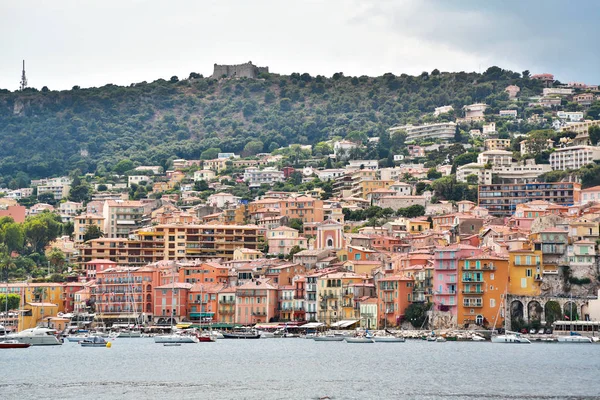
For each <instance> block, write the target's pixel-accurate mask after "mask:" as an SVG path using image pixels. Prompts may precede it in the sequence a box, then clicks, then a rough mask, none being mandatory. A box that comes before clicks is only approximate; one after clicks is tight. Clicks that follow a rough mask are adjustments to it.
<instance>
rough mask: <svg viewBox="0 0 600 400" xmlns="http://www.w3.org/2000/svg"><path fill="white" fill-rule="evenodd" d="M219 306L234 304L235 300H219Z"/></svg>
mask: <svg viewBox="0 0 600 400" xmlns="http://www.w3.org/2000/svg"><path fill="white" fill-rule="evenodd" d="M219 304H235V299H221V300H219Z"/></svg>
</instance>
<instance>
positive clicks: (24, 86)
mask: <svg viewBox="0 0 600 400" xmlns="http://www.w3.org/2000/svg"><path fill="white" fill-rule="evenodd" d="M26 87H27V77H26V76H25V60H23V72H22V73H21V86H20V90H21V91H23V90H25V88H26Z"/></svg>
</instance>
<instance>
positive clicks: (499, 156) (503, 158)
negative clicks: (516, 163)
mask: <svg viewBox="0 0 600 400" xmlns="http://www.w3.org/2000/svg"><path fill="white" fill-rule="evenodd" d="M477 163H478V164H482V165H483V164H488V163H489V164H492V165H496V166H497V165H506V166H508V165H511V164H512V153H511V152H510V151H506V150H488V151H484V152H483V153H479V155H478V156H477Z"/></svg>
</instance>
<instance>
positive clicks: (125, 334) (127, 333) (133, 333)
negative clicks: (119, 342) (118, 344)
mask: <svg viewBox="0 0 600 400" xmlns="http://www.w3.org/2000/svg"><path fill="white" fill-rule="evenodd" d="M115 337H117V338H119V339H122V338H130V339H131V338H141V337H142V332H141V331H138V330H134V329H127V330H122V331H119V332H118V333H117V335H116V336H115Z"/></svg>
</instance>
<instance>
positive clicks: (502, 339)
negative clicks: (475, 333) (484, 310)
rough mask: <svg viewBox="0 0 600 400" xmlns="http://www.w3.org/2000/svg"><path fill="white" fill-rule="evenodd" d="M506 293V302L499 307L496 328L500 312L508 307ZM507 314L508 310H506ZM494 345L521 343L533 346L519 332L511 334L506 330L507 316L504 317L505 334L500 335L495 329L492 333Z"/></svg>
mask: <svg viewBox="0 0 600 400" xmlns="http://www.w3.org/2000/svg"><path fill="white" fill-rule="evenodd" d="M505 302H506V292H505V293H504V302H502V304H501V305H500V307H498V314H497V315H496V320H495V321H494V328H495V327H496V321H497V320H498V315H500V310H502V309H503V308H504V307H506V304H505ZM505 312H506V310H505ZM492 343H521V344H531V342H530V341H529V339H527V338H526V337H523V336H521V334H520V333H518V332H511V331H508V330H507V329H506V315H505V316H504V334H503V335H498V334H497V331H496V330H495V329H494V333H492Z"/></svg>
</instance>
